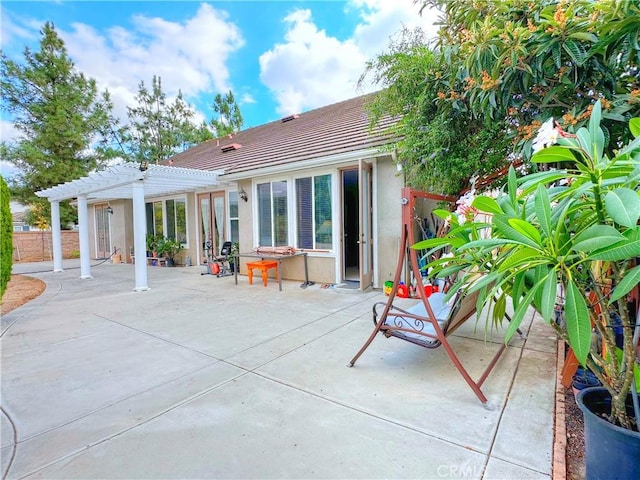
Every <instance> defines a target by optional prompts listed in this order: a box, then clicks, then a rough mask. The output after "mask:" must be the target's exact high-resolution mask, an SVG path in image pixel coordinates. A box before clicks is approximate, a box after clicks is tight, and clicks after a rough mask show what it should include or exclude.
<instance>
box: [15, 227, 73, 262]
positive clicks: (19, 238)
mask: <svg viewBox="0 0 640 480" xmlns="http://www.w3.org/2000/svg"><path fill="white" fill-rule="evenodd" d="M60 236H61V240H62V258H74V257H79V252H80V243H79V240H78V232H76V231H70V230H63V231H62V232H60ZM51 242H52V240H51V232H13V261H14V262H42V261H50V260H52V259H53V247H52V243H51Z"/></svg>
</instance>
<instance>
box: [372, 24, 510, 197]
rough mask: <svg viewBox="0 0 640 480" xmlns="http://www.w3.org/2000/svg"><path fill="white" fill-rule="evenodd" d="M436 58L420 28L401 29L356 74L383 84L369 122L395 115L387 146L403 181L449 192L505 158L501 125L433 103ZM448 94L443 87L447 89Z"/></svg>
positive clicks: (438, 68)
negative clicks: (390, 145)
mask: <svg viewBox="0 0 640 480" xmlns="http://www.w3.org/2000/svg"><path fill="white" fill-rule="evenodd" d="M440 75H442V65H441V64H440V58H439V57H438V56H437V55H436V54H435V53H434V52H432V51H431V50H430V48H429V47H428V45H427V41H426V39H425V37H424V33H423V32H422V30H420V29H414V30H409V29H406V28H405V29H403V30H402V31H401V32H399V33H398V34H397V35H396V36H395V37H394V38H393V39H392V40H391V42H390V45H389V48H388V50H387V51H386V52H384V53H382V54H381V55H379V56H378V57H376V58H375V59H374V60H371V61H369V62H368V63H367V66H366V70H365V73H364V74H363V75H362V77H361V78H360V83H363V82H364V81H365V80H366V79H367V78H368V77H370V76H372V80H373V82H374V83H376V84H378V85H381V86H383V87H384V90H382V91H381V92H380V93H379V94H378V95H377V96H376V97H375V100H374V101H373V103H372V104H371V105H369V109H370V111H371V113H372V114H373V115H372V125H373V124H375V123H376V122H378V120H379V119H380V118H382V117H383V116H385V115H391V116H394V117H397V119H398V122H397V123H395V124H394V125H393V126H392V127H391V128H392V133H393V134H394V136H395V137H396V138H398V141H397V143H396V144H395V145H394V146H393V148H395V149H396V150H397V153H398V155H397V158H398V162H399V163H400V164H401V165H402V167H403V171H404V174H405V178H406V183H407V184H408V185H410V186H412V187H414V188H420V189H424V190H429V191H431V192H434V193H444V194H455V193H459V192H460V191H461V190H462V189H463V188H464V187H466V186H468V180H469V178H470V177H472V176H473V175H474V174H478V175H486V174H489V173H491V172H493V171H495V170H496V169H498V168H499V167H501V166H502V165H504V164H505V163H506V158H507V147H508V145H509V142H508V139H507V138H506V136H505V134H504V126H503V124H502V123H500V122H495V121H492V120H491V119H488V118H485V117H483V116H481V115H480V116H473V115H471V114H470V112H468V111H464V110H458V111H454V112H451V111H447V110H444V109H441V108H438V104H437V100H438V96H439V95H442V93H441V92H440V91H438V88H437V85H438V78H439V77H440ZM447 94H449V92H447Z"/></svg>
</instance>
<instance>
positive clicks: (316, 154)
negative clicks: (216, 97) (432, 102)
mask: <svg viewBox="0 0 640 480" xmlns="http://www.w3.org/2000/svg"><path fill="white" fill-rule="evenodd" d="M374 95H375V93H374V94H368V95H363V96H360V97H356V98H352V99H350V100H345V101H342V102H338V103H335V104H333V105H328V106H325V107H321V108H317V109H315V110H310V111H308V112H305V113H301V114H298V115H297V117H296V118H293V119H291V120H290V121H286V122H283V121H282V120H276V121H273V122H270V123H266V124H264V125H260V126H258V127H253V128H249V129H247V130H243V131H240V132H238V133H235V134H233V135H232V136H225V137H221V138H218V139H213V140H208V141H206V142H204V143H201V144H200V145H197V146H195V147H192V148H190V149H189V150H185V151H184V152H182V153H179V154H177V155H175V156H173V157H172V158H171V160H172V161H173V165H174V166H176V167H185V168H197V169H202V170H222V169H224V171H225V174H229V173H242V172H248V171H251V170H255V169H260V168H264V167H271V166H275V165H284V164H289V163H294V162H299V161H303V160H310V159H314V158H322V157H326V156H330V155H337V154H341V153H347V152H352V151H357V150H364V149H369V148H373V147H377V146H381V145H384V144H387V143H389V142H390V141H391V140H390V138H391V137H390V135H389V134H388V132H387V131H386V128H388V127H389V126H390V125H391V124H393V123H394V121H395V120H394V119H392V118H390V117H385V118H383V119H382V120H381V121H380V122H379V124H378V125H377V126H376V127H375V128H374V129H373V130H372V131H370V130H369V123H370V120H369V115H368V113H367V111H366V108H365V106H366V104H367V103H368V102H370V101H371V100H372V99H373V97H374ZM232 144H238V145H241V148H236V149H233V148H231V149H229V148H225V147H229V146H231V145H232ZM223 150H225V151H223Z"/></svg>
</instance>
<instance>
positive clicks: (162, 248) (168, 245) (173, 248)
mask: <svg viewBox="0 0 640 480" xmlns="http://www.w3.org/2000/svg"><path fill="white" fill-rule="evenodd" d="M182 248H183V247H182V243H180V242H178V241H177V240H173V239H168V238H162V239H161V240H160V241H159V242H158V254H159V255H163V256H164V257H165V258H166V259H167V267H173V266H174V265H175V259H176V255H177V254H178V253H179V252H180V250H182Z"/></svg>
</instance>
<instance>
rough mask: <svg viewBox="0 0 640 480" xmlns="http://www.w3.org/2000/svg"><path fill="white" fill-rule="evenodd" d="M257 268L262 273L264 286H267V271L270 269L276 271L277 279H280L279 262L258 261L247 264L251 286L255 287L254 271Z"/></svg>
mask: <svg viewBox="0 0 640 480" xmlns="http://www.w3.org/2000/svg"><path fill="white" fill-rule="evenodd" d="M254 268H257V269H259V270H260V271H261V272H262V284H263V285H264V286H265V287H266V286H267V271H268V270H269V269H270V268H275V269H276V278H278V262H277V261H276V260H258V261H256V262H247V269H248V276H249V285H253V269H254Z"/></svg>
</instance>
